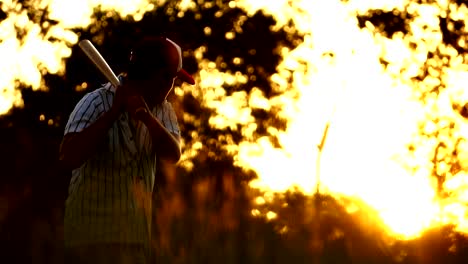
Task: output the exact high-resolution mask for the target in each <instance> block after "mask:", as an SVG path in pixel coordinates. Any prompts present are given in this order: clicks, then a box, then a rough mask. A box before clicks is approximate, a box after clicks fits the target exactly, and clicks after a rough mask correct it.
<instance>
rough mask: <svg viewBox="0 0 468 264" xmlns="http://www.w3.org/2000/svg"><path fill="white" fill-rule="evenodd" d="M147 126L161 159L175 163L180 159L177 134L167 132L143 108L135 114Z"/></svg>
mask: <svg viewBox="0 0 468 264" xmlns="http://www.w3.org/2000/svg"><path fill="white" fill-rule="evenodd" d="M137 116H138V119H140V120H141V121H142V122H143V123H144V124H145V125H146V127H147V128H148V130H149V133H150V135H151V139H152V142H153V148H155V150H156V153H157V154H158V155H159V157H160V158H161V159H164V160H167V161H170V162H172V163H177V162H178V161H179V160H180V156H181V150H180V144H179V138H178V135H174V134H172V133H171V132H169V131H168V130H167V129H166V128H165V127H164V126H163V124H161V122H160V121H159V120H158V119H157V118H156V117H155V116H153V115H152V114H151V113H150V112H149V111H147V110H144V111H142V113H140V114H137Z"/></svg>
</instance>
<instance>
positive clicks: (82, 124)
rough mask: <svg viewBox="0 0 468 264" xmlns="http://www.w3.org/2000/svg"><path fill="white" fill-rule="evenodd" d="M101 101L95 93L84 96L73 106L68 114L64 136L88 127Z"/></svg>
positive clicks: (97, 111)
mask: <svg viewBox="0 0 468 264" xmlns="http://www.w3.org/2000/svg"><path fill="white" fill-rule="evenodd" d="M101 101H102V99H101V97H100V96H99V94H97V93H88V94H86V95H85V96H84V97H83V98H82V99H81V100H80V101H79V102H78V104H77V105H76V106H75V109H73V112H72V113H71V114H70V117H69V119H68V122H67V125H66V126H65V132H64V135H66V134H68V133H77V132H81V131H83V130H84V129H85V128H87V127H88V126H90V125H91V124H92V123H93V122H94V121H95V120H96V118H97V116H98V114H99V105H102V102H101Z"/></svg>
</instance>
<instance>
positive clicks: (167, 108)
mask: <svg viewBox="0 0 468 264" xmlns="http://www.w3.org/2000/svg"><path fill="white" fill-rule="evenodd" d="M156 117H157V118H158V119H159V121H161V123H162V124H163V125H164V127H165V128H166V129H167V130H168V131H169V132H171V133H173V134H176V135H179V136H180V129H179V123H178V122H177V116H176V113H175V111H174V108H173V107H172V104H171V103H169V102H168V101H165V102H164V103H162V105H161V107H158V109H157V110H156Z"/></svg>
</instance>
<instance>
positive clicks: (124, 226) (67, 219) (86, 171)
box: [64, 83, 180, 246]
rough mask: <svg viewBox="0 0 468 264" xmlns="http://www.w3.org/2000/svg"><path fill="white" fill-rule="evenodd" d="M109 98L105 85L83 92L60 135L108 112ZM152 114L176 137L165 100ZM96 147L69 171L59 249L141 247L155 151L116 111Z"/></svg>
mask: <svg viewBox="0 0 468 264" xmlns="http://www.w3.org/2000/svg"><path fill="white" fill-rule="evenodd" d="M114 94H115V88H114V87H113V86H112V85H111V84H110V83H107V84H106V85H104V86H103V87H101V88H99V89H97V90H95V91H93V92H90V93H88V94H86V95H85V96H84V97H83V98H82V99H81V100H80V101H79V102H78V104H77V105H76V107H75V109H74V110H73V112H72V113H71V115H70V118H69V120H68V123H67V125H66V127H65V134H67V133H76V132H80V131H82V130H83V129H85V128H86V127H88V126H89V125H91V124H92V123H93V122H94V121H96V120H97V119H98V118H99V117H100V116H101V115H102V114H103V113H105V112H107V111H109V109H110V107H111V105H112V101H113V97H114ZM152 112H153V114H154V115H155V116H156V118H158V119H159V120H160V121H161V123H162V124H163V125H164V126H165V127H166V128H167V130H169V131H170V132H172V133H175V134H178V135H180V132H179V126H178V123H177V119H176V115H175V112H174V110H173V108H172V106H171V104H170V103H169V102H167V101H165V102H164V103H162V104H161V105H158V106H157V107H155V108H154V109H153V110H152ZM97 147H98V150H97V152H96V153H95V155H94V156H93V157H91V158H90V159H88V160H87V161H86V162H85V163H83V164H82V165H81V167H79V168H77V169H75V170H73V172H72V178H71V180H70V185H69V195H68V198H67V200H66V203H65V216H64V229H65V230H64V233H65V234H64V235H65V245H66V246H80V245H89V244H95V243H124V244H144V245H147V242H148V239H149V236H150V231H151V221H150V220H151V192H152V191H153V185H154V180H155V173H156V153H155V152H154V151H153V148H152V143H151V138H150V135H149V133H148V130H147V128H146V126H145V125H144V124H142V123H141V122H136V121H134V120H133V119H131V118H130V117H129V115H128V113H126V112H125V113H122V114H121V116H120V117H119V118H118V119H117V120H116V121H115V122H114V124H113V125H112V127H111V128H110V129H109V132H108V134H107V136H106V140H105V141H103V142H102V144H100V145H99V146H97Z"/></svg>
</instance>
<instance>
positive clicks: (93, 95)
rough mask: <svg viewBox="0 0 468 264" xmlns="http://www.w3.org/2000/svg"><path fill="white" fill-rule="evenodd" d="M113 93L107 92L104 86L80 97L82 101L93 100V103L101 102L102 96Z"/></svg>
mask: <svg viewBox="0 0 468 264" xmlns="http://www.w3.org/2000/svg"><path fill="white" fill-rule="evenodd" d="M112 94H113V93H112V92H111V91H110V90H109V88H108V87H107V85H106V84H104V85H102V86H100V87H98V88H96V89H94V90H92V91H89V92H87V93H85V94H84V95H83V97H82V100H93V101H99V100H103V96H109V95H112Z"/></svg>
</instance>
